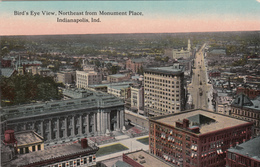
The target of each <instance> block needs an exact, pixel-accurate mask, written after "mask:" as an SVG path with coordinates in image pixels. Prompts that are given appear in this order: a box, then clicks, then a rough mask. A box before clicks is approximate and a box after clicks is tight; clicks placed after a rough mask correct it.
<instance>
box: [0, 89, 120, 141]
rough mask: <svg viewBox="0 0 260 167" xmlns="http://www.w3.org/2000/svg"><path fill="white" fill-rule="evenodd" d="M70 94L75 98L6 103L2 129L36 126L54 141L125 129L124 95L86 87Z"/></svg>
mask: <svg viewBox="0 0 260 167" xmlns="http://www.w3.org/2000/svg"><path fill="white" fill-rule="evenodd" d="M68 94H69V93H68ZM70 95H71V96H72V97H73V96H75V97H76V98H74V99H68V100H59V101H51V102H44V103H34V104H26V105H18V106H11V107H10V106H9V107H3V108H2V111H1V113H2V114H1V120H3V123H2V122H1V125H2V126H4V127H2V129H1V130H6V129H13V130H15V131H16V132H19V131H24V130H34V131H35V132H36V133H38V134H40V135H41V136H42V137H43V138H44V140H45V143H47V144H48V143H50V144H53V143H62V142H68V141H73V140H75V139H78V138H83V137H87V136H94V135H104V134H106V133H107V132H112V131H121V130H122V129H123V126H124V102H123V101H122V100H121V99H119V98H117V97H114V96H112V95H109V94H106V93H103V92H95V91H91V90H85V93H82V95H84V96H83V97H81V98H80V97H79V96H78V95H73V94H71V93H70ZM68 96H69V95H68ZM3 133H4V132H3V131H2V134H3Z"/></svg>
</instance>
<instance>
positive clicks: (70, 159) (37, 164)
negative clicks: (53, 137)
mask: <svg viewBox="0 0 260 167" xmlns="http://www.w3.org/2000/svg"><path fill="white" fill-rule="evenodd" d="M98 149H99V148H98V147H97V146H96V145H95V144H94V143H93V142H90V141H88V140H87V139H81V140H80V141H75V142H72V143H66V144H63V145H58V146H55V147H51V148H48V149H46V150H42V151H35V152H31V153H28V154H20V155H19V154H18V155H16V157H13V159H11V161H4V162H3V161H2V162H1V165H2V166H5V167H11V166H20V167H32V166H34V167H42V166H45V167H65V166H95V165H96V152H97V151H98ZM9 151H12V150H9Z"/></svg>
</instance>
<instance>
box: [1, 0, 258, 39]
mask: <svg viewBox="0 0 260 167" xmlns="http://www.w3.org/2000/svg"><path fill="white" fill-rule="evenodd" d="M31 11H34V12H39V15H38V16H33V15H31ZM42 11H49V12H55V14H56V15H53V16H46V15H43V14H42ZM59 11H63V12H68V11H72V12H83V13H84V14H85V12H86V11H88V12H97V13H98V14H99V11H107V12H127V14H128V15H127V16H104V15H96V16H89V15H83V16H82V15H81V16H75V15H74V16H72V15H70V16H65V15H58V12H59ZM129 11H135V12H142V15H141V16H140V15H129ZM18 12H20V13H21V12H22V13H23V12H24V15H21V14H20V15H18V14H17V13H18ZM26 12H27V13H26ZM27 14H28V15H27ZM57 18H59V19H64V18H66V19H82V18H84V19H85V20H86V19H88V20H89V22H79V23H75V22H70V23H69V22H57ZM91 18H94V19H98V18H99V20H100V22H91ZM259 30H260V0H172V1H169V0H168V1H2V2H0V35H1V36H8V35H52V34H106V33H109V34H111V33H178V32H214V31H259Z"/></svg>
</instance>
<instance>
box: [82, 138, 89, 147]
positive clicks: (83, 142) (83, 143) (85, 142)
mask: <svg viewBox="0 0 260 167" xmlns="http://www.w3.org/2000/svg"><path fill="white" fill-rule="evenodd" d="M81 147H82V148H87V147H88V140H87V139H86V138H84V139H81Z"/></svg>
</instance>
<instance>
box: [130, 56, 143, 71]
mask: <svg viewBox="0 0 260 167" xmlns="http://www.w3.org/2000/svg"><path fill="white" fill-rule="evenodd" d="M145 62H146V60H145V59H143V58H139V59H128V60H127V61H126V69H129V70H132V72H133V73H137V72H138V70H142V68H143V66H144V63H145Z"/></svg>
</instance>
